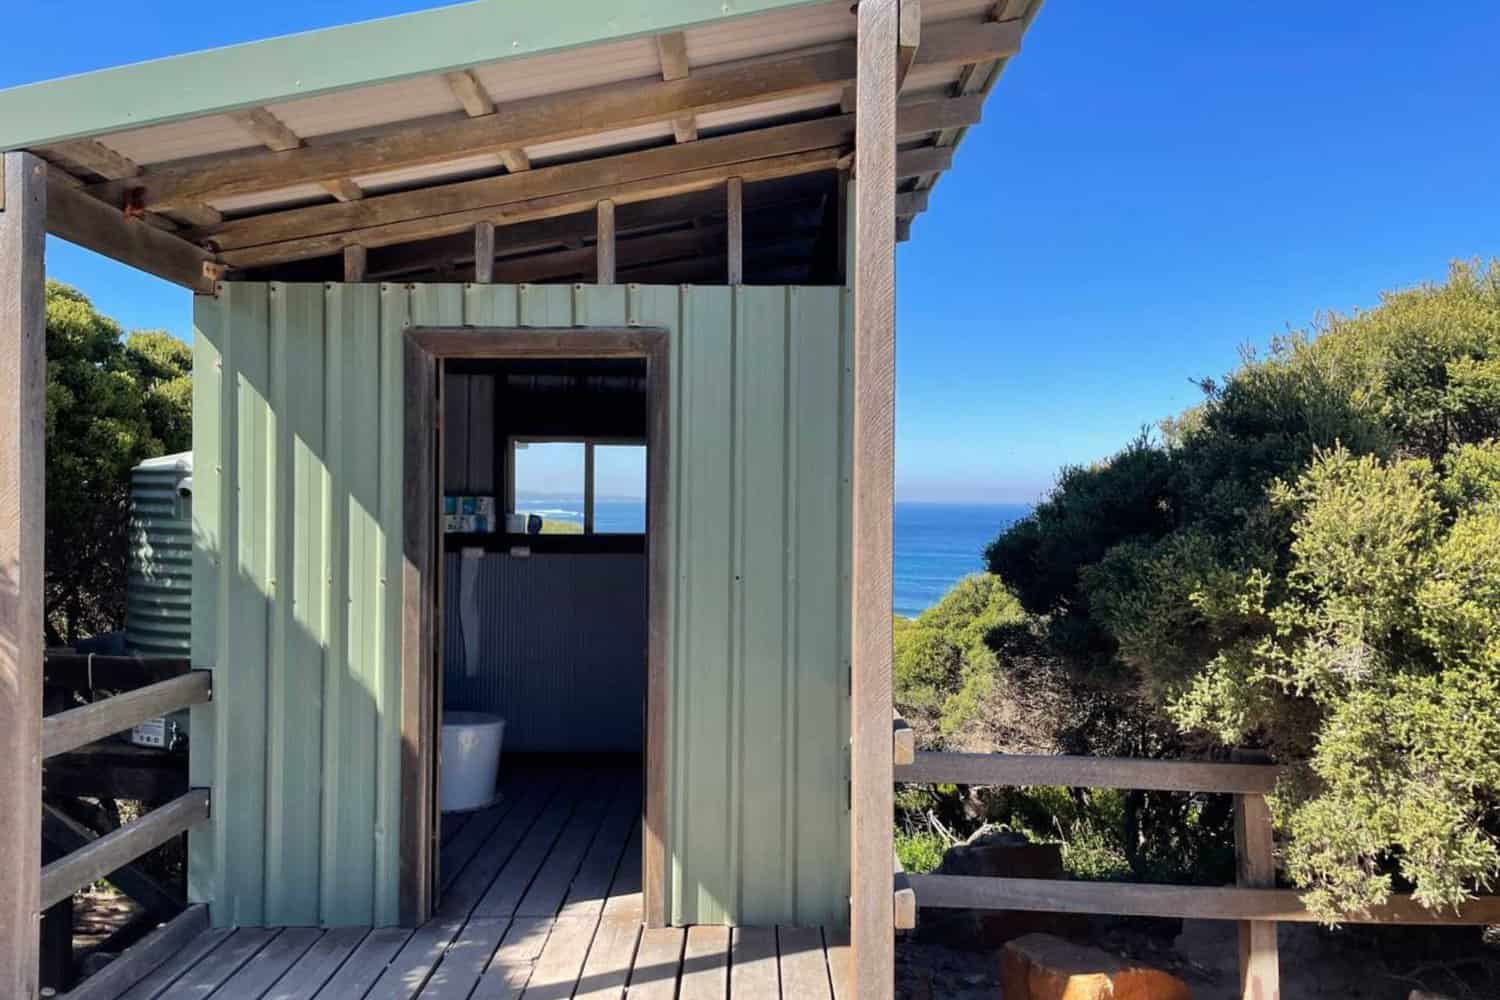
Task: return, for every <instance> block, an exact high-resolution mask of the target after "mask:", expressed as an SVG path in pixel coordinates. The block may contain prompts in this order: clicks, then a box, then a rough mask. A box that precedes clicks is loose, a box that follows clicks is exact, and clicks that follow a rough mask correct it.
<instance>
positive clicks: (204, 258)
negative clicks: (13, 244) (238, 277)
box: [47, 179, 217, 293]
mask: <svg viewBox="0 0 1500 1000" xmlns="http://www.w3.org/2000/svg"><path fill="white" fill-rule="evenodd" d="M47 231H48V232H49V233H51V234H52V235H53V236H56V237H58V238H60V239H64V240H67V241H68V242H69V243H76V244H78V245H79V246H81V247H85V248H86V249H89V250H92V251H94V252H95V253H98V254H103V255H104V256H105V257H110V258H112V259H114V260H117V261H119V262H120V263H122V264H128V265H129V266H130V267H133V268H135V269H136V270H138V271H145V272H146V273H147V274H154V275H156V276H157V277H158V278H163V279H165V280H167V281H170V282H172V283H173V284H175V285H181V286H182V287H183V288H187V289H189V290H191V291H194V292H202V293H208V292H211V291H213V286H214V281H215V280H216V278H217V272H216V271H215V270H214V264H215V261H214V258H213V255H212V254H210V253H208V252H207V251H206V250H203V249H202V248H201V247H197V246H194V245H193V244H191V243H189V242H187V241H186V240H184V239H182V238H180V237H178V236H174V235H172V234H171V233H164V232H162V231H161V230H160V229H157V228H156V227H155V226H151V225H148V224H146V223H145V222H144V221H141V220H139V219H127V218H126V217H125V214H124V213H123V212H121V211H120V210H119V209H117V208H114V207H112V206H110V205H106V204H105V203H104V202H102V201H99V200H98V199H96V198H91V197H90V196H89V195H87V194H85V193H83V192H82V191H80V190H78V189H76V188H73V187H70V186H68V185H67V184H65V183H63V182H61V181H59V180H56V179H53V180H51V181H49V182H48V184H47Z"/></svg>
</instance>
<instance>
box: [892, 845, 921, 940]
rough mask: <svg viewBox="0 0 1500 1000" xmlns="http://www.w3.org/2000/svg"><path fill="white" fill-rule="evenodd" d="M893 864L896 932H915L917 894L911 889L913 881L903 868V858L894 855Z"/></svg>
mask: <svg viewBox="0 0 1500 1000" xmlns="http://www.w3.org/2000/svg"><path fill="white" fill-rule="evenodd" d="M891 862H892V868H891V874H892V877H893V880H894V883H893V884H894V887H895V889H894V892H893V893H892V898H893V899H894V904H895V923H896V930H898V931H909V930H913V929H914V928H915V927H916V926H917V893H916V890H914V889H913V888H912V887H911V879H909V878H907V877H906V869H905V868H902V867H901V856H900V855H897V854H893V855H892V856H891Z"/></svg>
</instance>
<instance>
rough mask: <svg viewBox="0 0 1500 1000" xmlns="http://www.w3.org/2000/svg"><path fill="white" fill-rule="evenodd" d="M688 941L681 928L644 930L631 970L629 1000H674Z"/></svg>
mask: <svg viewBox="0 0 1500 1000" xmlns="http://www.w3.org/2000/svg"><path fill="white" fill-rule="evenodd" d="M686 938H687V934H686V933H685V932H684V931H683V929H682V928H681V927H647V928H644V929H642V931H641V943H640V945H639V947H637V948H636V950H635V963H634V964H633V965H632V966H631V967H630V988H629V990H628V995H629V997H630V1000H675V998H676V996H677V980H678V977H679V976H680V975H681V973H682V947H683V944H684V942H685V940H686Z"/></svg>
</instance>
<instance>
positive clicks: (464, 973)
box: [418, 917, 510, 1000]
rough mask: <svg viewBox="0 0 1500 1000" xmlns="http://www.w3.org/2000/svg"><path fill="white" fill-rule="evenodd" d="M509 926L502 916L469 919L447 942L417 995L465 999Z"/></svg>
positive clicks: (425, 999)
mask: <svg viewBox="0 0 1500 1000" xmlns="http://www.w3.org/2000/svg"><path fill="white" fill-rule="evenodd" d="M509 928H510V921H509V920H505V919H501V918H495V917H475V918H474V919H473V920H470V921H469V922H468V923H467V924H465V925H464V926H463V929H462V930H460V931H459V932H458V934H457V936H455V937H454V938H453V941H452V943H450V944H449V945H448V950H447V951H446V952H445V953H444V954H443V958H442V961H441V962H439V963H438V966H437V968H436V969H434V970H433V972H432V975H431V977H429V978H428V980H427V985H425V986H423V987H422V992H421V993H419V994H418V996H420V997H421V998H422V1000H466V998H467V997H468V995H469V994H470V993H471V992H473V990H474V987H475V986H476V985H477V984H478V983H479V977H480V976H482V975H484V970H485V966H487V965H489V964H490V959H491V958H492V957H494V954H495V949H497V948H499V947H500V942H501V940H502V939H503V938H504V937H505V932H506V931H507V930H508V929H509Z"/></svg>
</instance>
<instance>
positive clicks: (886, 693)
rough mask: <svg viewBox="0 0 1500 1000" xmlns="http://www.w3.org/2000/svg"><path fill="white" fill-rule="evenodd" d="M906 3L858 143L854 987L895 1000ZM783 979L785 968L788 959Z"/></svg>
mask: <svg viewBox="0 0 1500 1000" xmlns="http://www.w3.org/2000/svg"><path fill="white" fill-rule="evenodd" d="M899 13H900V11H899V5H898V2H897V0H864V2H863V3H861V4H860V5H859V11H858V16H859V80H858V87H857V94H856V113H855V114H856V117H855V121H856V131H855V140H854V157H855V160H854V175H855V178H856V181H855V201H854V274H853V287H854V520H853V528H852V530H853V537H854V538H855V539H856V540H857V544H856V547H855V550H854V562H853V575H852V587H853V597H852V600H853V608H852V618H851V622H852V629H853V633H852V634H853V649H852V672H851V675H850V676H851V684H852V691H851V698H850V709H849V711H850V737H851V739H850V752H849V758H850V760H849V775H850V791H849V798H850V813H851V817H850V833H851V844H850V869H851V871H850V880H851V884H852V887H853V890H852V891H853V895H852V899H851V901H850V935H851V939H852V947H853V955H854V975H855V982H854V989H855V993H856V994H857V995H858V996H860V997H861V998H868V1000H889V998H890V997H891V996H892V995H893V991H894V990H895V955H894V950H893V948H894V933H895V926H894V912H893V907H892V893H893V891H894V881H893V877H892V872H891V857H892V856H893V854H894V852H895V843H894V837H893V835H892V831H891V816H892V813H893V810H894V809H895V802H894V794H893V791H892V788H893V786H892V780H893V776H892V760H893V756H892V755H893V746H892V740H891V730H890V718H891V706H892V696H891V659H892V633H891V614H890V609H891V553H892V522H891V512H892V504H893V501H894V476H895V439H894V436H895V363H896V358H895V323H896V318H895V292H896V206H895V200H896V135H897V133H898V131H899V129H898V127H897V123H896V46H897V34H898V21H899ZM783 969H785V958H784V957H783Z"/></svg>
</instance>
